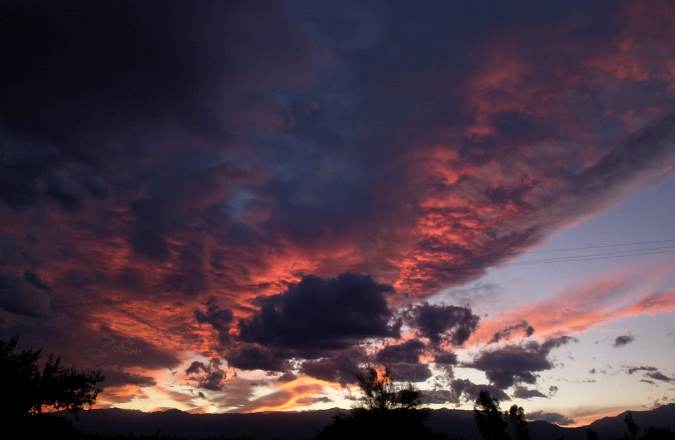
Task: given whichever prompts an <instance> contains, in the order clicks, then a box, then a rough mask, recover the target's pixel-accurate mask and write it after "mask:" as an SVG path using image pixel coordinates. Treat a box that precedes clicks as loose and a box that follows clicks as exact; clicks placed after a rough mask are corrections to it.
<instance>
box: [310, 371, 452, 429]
mask: <svg viewBox="0 0 675 440" xmlns="http://www.w3.org/2000/svg"><path fill="white" fill-rule="evenodd" d="M357 379H358V384H359V387H360V388H361V391H362V392H363V397H362V399H361V405H360V406H359V407H357V408H354V409H353V410H352V411H351V412H349V413H340V414H339V415H338V416H336V417H335V419H334V421H333V423H332V424H331V425H329V426H327V427H326V428H324V429H323V430H322V431H321V433H319V435H318V436H317V437H316V438H317V440H331V439H422V440H424V439H429V440H431V439H438V440H443V439H447V438H448V437H447V435H445V434H440V433H433V432H432V431H431V429H430V428H429V427H428V426H426V425H425V423H424V422H425V419H426V418H427V416H428V411H427V410H423V409H420V408H419V405H420V403H421V401H420V393H419V391H417V390H416V389H415V388H414V387H413V386H412V385H411V384H407V385H406V386H399V385H398V384H396V383H395V382H394V380H393V379H392V377H391V372H390V370H389V368H385V369H384V370H378V369H375V368H369V369H368V370H367V371H366V373H365V374H361V375H359V376H358V377H357Z"/></svg>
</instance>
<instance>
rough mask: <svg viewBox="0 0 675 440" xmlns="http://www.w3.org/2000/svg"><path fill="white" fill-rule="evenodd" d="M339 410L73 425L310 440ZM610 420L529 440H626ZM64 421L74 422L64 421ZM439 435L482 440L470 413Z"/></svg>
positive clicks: (638, 415)
mask: <svg viewBox="0 0 675 440" xmlns="http://www.w3.org/2000/svg"><path fill="white" fill-rule="evenodd" d="M340 411H341V410H339V409H337V408H335V409H328V410H321V411H300V412H266V413H254V414H238V413H227V414H191V413H186V412H183V411H179V410H168V411H161V412H152V413H145V412H141V411H135V410H123V409H95V410H90V411H83V412H81V413H80V414H79V415H78V418H77V419H73V423H74V425H75V427H76V428H77V429H79V430H81V431H83V432H88V433H102V434H112V435H126V434H129V433H131V432H133V433H135V434H140V435H152V434H155V433H157V432H158V431H159V432H160V433H161V434H162V435H165V436H178V437H188V438H200V437H209V436H211V437H218V436H226V437H235V438H236V437H243V436H247V437H249V438H255V439H260V440H268V439H269V440H272V439H275V438H276V439H279V440H310V439H313V438H314V436H315V435H316V434H317V433H318V432H319V431H320V430H321V429H322V428H323V427H324V426H326V425H328V424H330V423H331V422H332V420H333V417H334V416H335V415H336V414H338V413H339V412H340ZM632 413H633V417H634V419H635V422H636V423H637V424H638V426H640V427H641V428H646V427H647V426H658V427H664V428H669V429H671V430H675V404H669V405H664V406H661V407H658V408H656V409H653V410H649V411H632ZM625 414H626V413H622V414H619V415H617V416H615V417H606V418H603V419H600V420H597V421H595V422H593V423H591V424H590V425H588V426H581V427H575V428H564V427H560V426H557V425H554V424H551V423H548V422H543V421H534V422H531V423H530V424H529V426H530V438H531V440H549V439H564V440H586V439H587V434H586V430H587V429H588V428H591V429H593V430H594V431H596V432H597V433H598V434H599V437H600V439H607V440H610V439H617V438H623V432H624V430H625V424H624V421H623V419H624V416H625ZM64 417H70V418H72V416H69V415H65V414H64ZM427 423H428V425H429V427H430V428H431V429H432V430H433V431H435V432H444V433H447V434H448V436H449V437H450V438H451V439H453V438H457V439H459V438H462V439H465V440H474V439H475V440H478V439H480V438H481V437H480V434H479V433H478V430H477V429H476V423H475V420H474V416H473V412H472V411H468V410H455V409H439V410H434V411H431V414H430V416H429V418H428V420H427Z"/></svg>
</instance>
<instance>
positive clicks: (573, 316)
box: [469, 270, 675, 344]
mask: <svg viewBox="0 0 675 440" xmlns="http://www.w3.org/2000/svg"><path fill="white" fill-rule="evenodd" d="M663 275H664V271H662V270H653V271H652V273H651V279H650V280H647V279H645V278H643V277H642V276H640V275H638V274H635V273H633V272H632V271H623V272H622V273H617V274H613V275H612V276H611V277H603V278H596V279H590V280H585V281H583V282H581V283H578V284H577V285H573V286H571V287H568V288H565V289H562V290H561V291H559V292H558V293H556V294H554V295H552V296H551V297H548V298H545V299H542V300H539V301H536V302H535V303H533V304H528V305H525V306H519V307H516V308H513V309H506V310H503V311H501V312H500V313H499V314H497V315H495V316H492V317H488V318H485V319H483V320H482V321H481V325H480V327H479V328H478V329H477V331H476V332H475V333H474V334H473V336H472V338H471V340H470V341H469V343H470V344H478V343H485V342H488V341H490V340H492V339H493V337H494V335H495V334H496V333H498V332H499V331H501V330H502V329H504V328H508V327H509V326H513V325H518V324H519V323H520V322H522V321H523V320H524V319H525V318H527V321H528V323H529V324H530V325H531V326H533V327H534V328H536V329H537V334H538V335H539V336H540V337H546V336H554V335H556V334H561V333H578V332H584V331H586V330H588V329H590V328H592V327H595V326H598V325H601V324H603V323H606V322H610V321H615V320H618V319H622V318H626V317H631V316H642V315H655V314H659V313H669V312H671V311H673V310H675V294H673V293H671V292H668V291H665V292H664V291H660V289H659V291H655V290H656V289H655V288H654V286H653V282H654V280H657V282H658V280H659V279H661V278H663ZM635 291H638V292H640V294H639V296H638V299H635V296H634V293H635Z"/></svg>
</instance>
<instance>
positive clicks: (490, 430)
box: [473, 390, 511, 440]
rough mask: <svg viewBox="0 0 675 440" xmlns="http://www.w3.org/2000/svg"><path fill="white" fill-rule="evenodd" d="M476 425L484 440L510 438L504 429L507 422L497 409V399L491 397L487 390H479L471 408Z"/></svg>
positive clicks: (507, 439)
mask: <svg viewBox="0 0 675 440" xmlns="http://www.w3.org/2000/svg"><path fill="white" fill-rule="evenodd" d="M473 416H474V418H475V419H476V426H477V427H478V431H479V432H480V433H481V435H482V436H483V438H484V439H485V440H510V439H511V436H510V435H509V433H508V432H507V431H506V428H507V427H508V423H507V422H506V421H505V420H504V416H503V414H502V412H501V410H500V409H499V400H497V399H495V398H493V397H492V396H491V395H490V393H489V392H487V391H485V390H481V392H480V393H479V394H478V399H476V403H475V405H474V408H473Z"/></svg>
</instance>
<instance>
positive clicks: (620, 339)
mask: <svg viewBox="0 0 675 440" xmlns="http://www.w3.org/2000/svg"><path fill="white" fill-rule="evenodd" d="M633 341H635V336H632V335H621V336H617V337H616V338H615V339H614V346H615V347H623V346H624V345H628V344H630V343H631V342H633Z"/></svg>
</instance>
